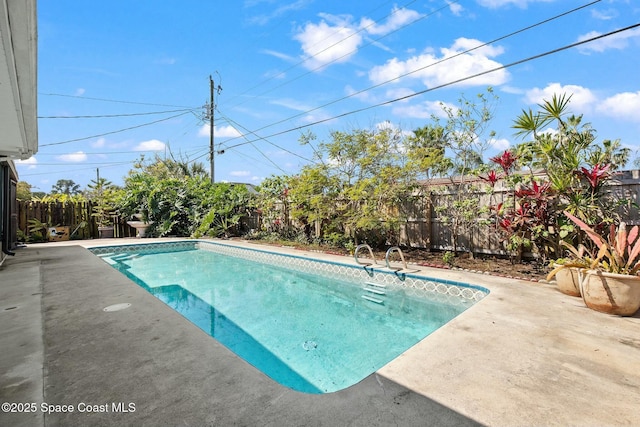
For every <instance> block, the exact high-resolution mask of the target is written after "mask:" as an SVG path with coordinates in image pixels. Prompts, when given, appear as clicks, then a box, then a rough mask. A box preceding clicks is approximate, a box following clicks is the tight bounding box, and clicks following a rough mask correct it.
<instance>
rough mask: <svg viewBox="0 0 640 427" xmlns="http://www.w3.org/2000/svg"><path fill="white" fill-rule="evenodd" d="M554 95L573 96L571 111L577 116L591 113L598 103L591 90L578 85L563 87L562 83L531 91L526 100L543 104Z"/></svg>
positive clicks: (527, 93) (528, 92) (570, 105)
mask: <svg viewBox="0 0 640 427" xmlns="http://www.w3.org/2000/svg"><path fill="white" fill-rule="evenodd" d="M554 94H556V95H562V94H567V95H571V103H570V104H569V110H571V111H573V112H574V113H576V114H583V113H585V112H588V111H591V109H592V108H593V106H594V104H595V103H596V102H597V98H596V96H595V95H594V94H593V92H591V90H590V89H587V88H585V87H582V86H577V85H565V86H562V85H561V84H560V83H551V84H549V85H547V87H545V88H544V89H540V88H537V87H536V88H533V89H530V90H528V91H527V92H526V95H525V100H526V102H528V103H530V104H541V103H542V102H543V101H550V100H551V98H553V95H554Z"/></svg>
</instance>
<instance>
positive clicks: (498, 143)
mask: <svg viewBox="0 0 640 427" xmlns="http://www.w3.org/2000/svg"><path fill="white" fill-rule="evenodd" d="M489 145H491V147H493V148H494V149H496V150H498V151H504V150H506V149H507V148H509V147H510V146H511V143H510V142H509V140H508V139H504V138H500V139H491V140H490V141H489Z"/></svg>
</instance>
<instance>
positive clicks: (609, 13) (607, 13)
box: [591, 9, 619, 21]
mask: <svg viewBox="0 0 640 427" xmlns="http://www.w3.org/2000/svg"><path fill="white" fill-rule="evenodd" d="M618 15H619V13H618V11H617V10H616V9H606V10H598V9H594V10H592V11H591V16H592V17H593V18H595V19H600V20H602V21H609V20H610V19H613V18H616V17H617V16H618Z"/></svg>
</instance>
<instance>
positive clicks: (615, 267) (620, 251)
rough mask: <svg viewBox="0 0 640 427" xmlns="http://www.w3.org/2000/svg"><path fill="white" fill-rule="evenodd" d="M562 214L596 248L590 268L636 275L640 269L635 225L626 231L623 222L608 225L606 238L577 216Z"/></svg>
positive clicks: (639, 230)
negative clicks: (578, 228)
mask: <svg viewBox="0 0 640 427" xmlns="http://www.w3.org/2000/svg"><path fill="white" fill-rule="evenodd" d="M564 214H565V215H566V216H567V218H569V219H570V220H571V221H573V222H574V223H575V224H576V225H577V226H578V227H580V229H581V230H582V231H584V232H585V234H586V235H587V236H589V238H590V239H591V240H592V241H593V243H594V244H595V245H596V247H597V248H598V253H597V255H596V256H595V257H594V258H593V259H592V261H591V265H590V268H591V269H594V270H601V271H606V272H608V273H615V274H626V275H637V274H638V271H640V238H638V237H639V234H640V229H639V228H638V226H637V225H635V226H633V227H632V228H631V230H629V231H627V226H626V224H625V223H624V222H622V223H620V225H619V226H618V227H617V228H616V226H615V225H614V224H612V225H611V226H610V229H609V236H608V238H604V237H603V236H601V235H600V234H598V233H597V232H596V231H595V230H594V229H593V228H591V227H589V226H588V225H587V224H586V223H585V222H583V221H582V220H580V219H579V218H577V217H575V216H573V215H571V214H570V213H569V212H566V211H565V212H564Z"/></svg>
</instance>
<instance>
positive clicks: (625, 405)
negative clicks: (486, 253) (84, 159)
mask: <svg viewBox="0 0 640 427" xmlns="http://www.w3.org/2000/svg"><path fill="white" fill-rule="evenodd" d="M127 241H128V242H136V243H142V242H147V241H149V242H150V241H157V239H149V240H146V239H145V240H135V239H105V240H101V241H74V242H65V243H48V244H41V245H30V246H29V247H27V248H23V249H19V250H17V251H16V256H15V257H10V258H8V259H7V260H6V261H5V262H4V264H3V265H2V267H0V349H1V350H0V403H7V402H9V403H15V404H18V403H35V406H36V410H35V412H31V413H20V414H18V413H11V412H8V413H7V412H4V411H0V425H12V426H18V425H23V426H36V425H51V426H55V425H65V426H67V425H198V426H201V425H215V426H217V425H224V426H226V425H249V426H251V425H261V426H262V425H273V426H281V425H304V426H306V425H311V426H315V425H328V426H334V425H357V426H359V425H362V426H365V425H366V426H373V425H379V426H386V425H399V426H410V425H416V426H428V425H434V426H448V425H450V426H459V425H493V426H534V425H535V426H540V425H558V426H565V425H584V426H609V425H610V426H622V425H628V426H634V425H640V315H639V314H636V315H635V316H634V317H629V318H620V317H614V316H608V315H604V314H601V313H597V312H595V311H592V310H589V309H587V308H585V307H584V305H583V303H582V301H581V300H580V299H579V298H572V297H569V296H566V295H563V294H561V293H560V292H558V291H557V290H556V289H555V288H554V286H553V285H550V284H542V283H532V282H525V281H519V280H513V279H506V278H500V277H493V276H486V275H482V274H475V273H469V272H463V271H447V270H439V269H429V268H422V273H423V274H425V275H427V276H433V277H439V278H446V279H451V280H458V281H462V282H469V283H474V284H478V285H481V286H484V287H486V288H488V289H489V290H490V291H491V293H490V294H489V295H488V296H487V297H486V298H484V299H483V300H482V301H480V302H479V303H477V304H476V305H474V306H473V307H471V308H470V309H468V310H467V311H465V312H464V313H463V314H462V315H460V316H458V317H457V318H455V319H453V320H452V321H451V322H449V323H448V324H446V325H445V326H444V327H442V328H440V329H438V330H437V331H436V332H434V333H433V334H431V335H430V336H428V337H427V338H426V339H424V340H423V341H421V342H420V343H418V344H417V345H415V346H414V347H412V348H411V349H409V350H408V351H406V352H405V353H404V354H403V355H401V356H400V357H398V358H397V359H395V360H393V361H392V362H390V363H389V364H387V365H386V366H384V367H383V368H382V369H380V370H379V371H378V372H376V373H375V374H372V375H370V376H369V377H367V378H366V379H365V380H363V381H362V382H360V383H358V384H356V385H354V386H352V387H350V388H348V389H345V390H342V391H339V392H336V393H329V394H323V395H308V394H303V393H299V392H295V391H292V390H290V389H287V388H285V387H282V386H280V385H279V384H277V383H275V382H273V381H272V380H270V379H269V378H268V377H266V376H265V375H263V374H262V373H261V372H259V371H257V370H256V369H255V368H253V367H252V366H250V365H248V364H247V363H246V362H244V361H243V360H242V359H239V358H238V357H237V356H235V355H234V354H233V353H231V352H230V351H228V350H227V349H226V348H225V347H223V346H222V345H220V344H219V343H218V342H217V341H216V340H214V339H212V338H210V337H209V336H208V335H206V334H205V333H204V332H202V331H201V330H200V329H198V328H197V327H196V326H194V325H192V324H191V323H190V322H188V321H187V320H186V319H184V318H183V317H182V316H180V315H179V314H178V313H176V312H175V311H173V310H172V309H170V308H169V307H167V306H166V305H165V304H163V303H162V302H161V301H159V300H157V299H156V298H154V297H152V296H151V295H149V294H148V293H146V292H145V291H144V290H143V289H142V288H140V287H138V286H137V285H135V284H134V283H133V282H131V281H130V280H129V279H127V278H126V277H124V276H123V275H121V274H120V273H119V272H117V271H116V270H115V269H113V268H111V267H109V266H108V265H106V264H105V263H104V262H103V261H102V260H100V259H99V258H97V257H95V256H94V255H92V254H91V253H90V252H89V251H87V250H86V249H85V248H84V247H83V246H86V247H89V246H97V245H103V244H107V245H108V244H123V243H125V242H127ZM233 243H234V244H240V245H243V246H248V247H256V245H252V244H250V243H238V242H233ZM258 247H260V248H263V249H265V247H264V246H258ZM269 250H272V251H282V252H285V253H293V254H295V255H297V256H308V257H312V258H318V259H326V260H332V261H339V262H343V263H353V259H352V258H345V257H338V256H333V255H326V254H318V253H310V252H305V251H297V250H293V249H287V248H271V247H270V248H269ZM118 303H129V304H131V306H130V307H129V308H127V309H124V310H120V311H113V312H105V311H104V310H103V309H104V308H105V307H107V306H110V305H113V304H118ZM129 404H133V406H129ZM54 405H69V406H67V407H62V406H54ZM70 408H71V409H73V410H74V412H69V409H70ZM3 409H4V407H3ZM13 409H17V405H14V408H13ZM43 409H47V410H51V411H61V412H52V413H51V414H45V413H43ZM133 409H134V410H133ZM88 410H93V412H88Z"/></svg>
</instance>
